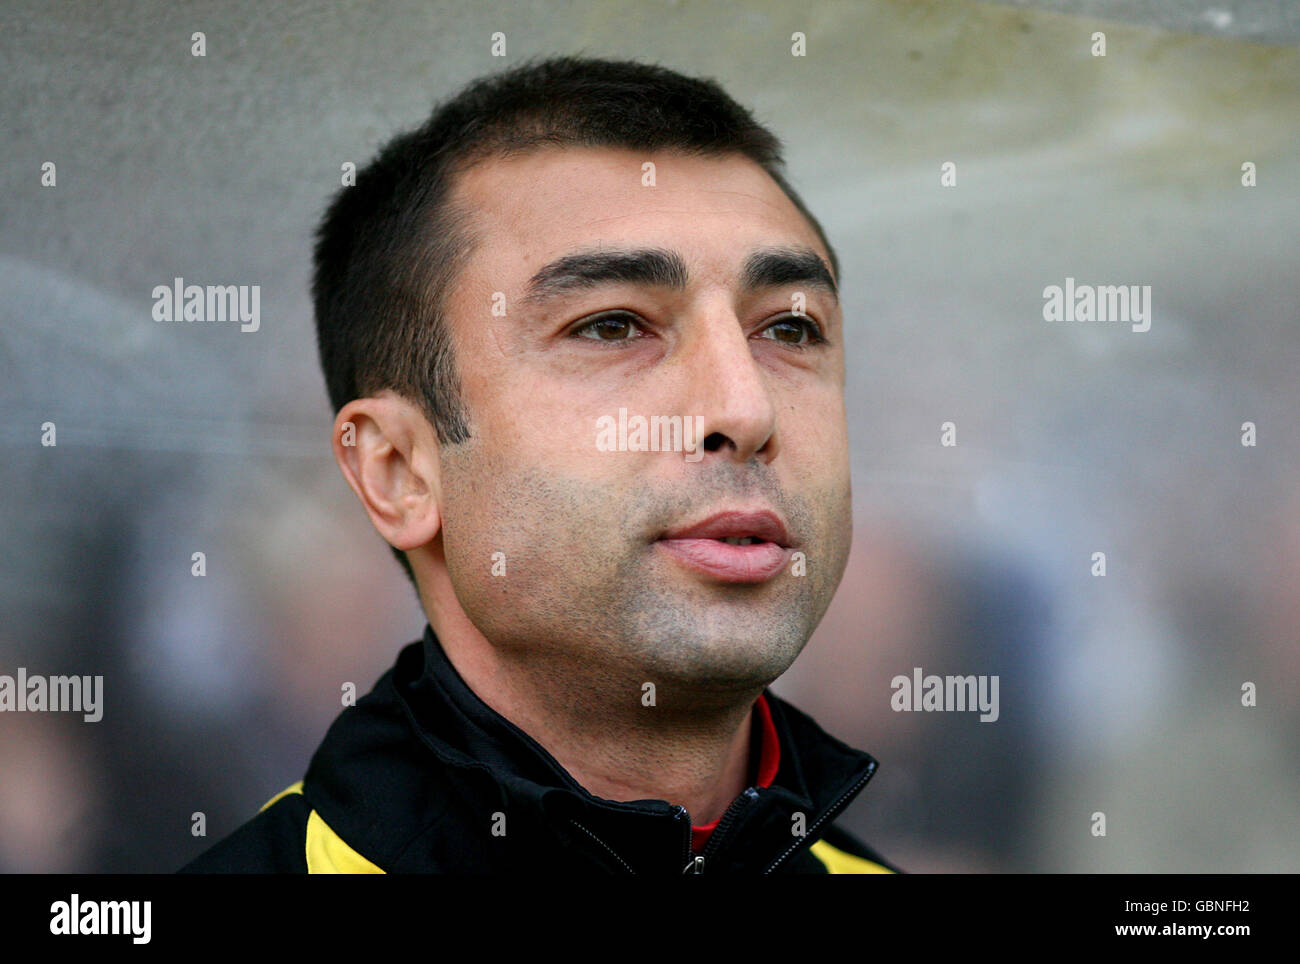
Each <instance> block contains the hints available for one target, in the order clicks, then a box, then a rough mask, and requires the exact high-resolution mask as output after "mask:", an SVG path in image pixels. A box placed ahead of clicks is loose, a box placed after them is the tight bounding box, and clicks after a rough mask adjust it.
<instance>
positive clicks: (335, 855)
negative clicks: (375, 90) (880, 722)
mask: <svg viewBox="0 0 1300 964" xmlns="http://www.w3.org/2000/svg"><path fill="white" fill-rule="evenodd" d="M781 163H782V162H781V157H780V145H779V142H778V141H777V140H776V138H775V137H773V136H772V135H771V134H770V133H769V132H768V131H766V130H765V129H763V128H762V127H759V126H758V125H757V124H756V123H755V122H754V121H753V119H752V117H751V116H750V115H749V114H748V113H747V112H746V111H745V110H743V109H742V108H741V107H739V106H738V105H737V104H735V103H734V102H733V101H732V100H731V99H730V98H729V97H727V95H726V94H725V93H723V92H722V90H721V89H720V88H719V87H718V86H717V85H716V84H714V83H712V82H707V81H700V80H693V79H688V78H686V77H683V76H681V75H678V74H676V73H673V72H671V71H668V70H665V69H662V68H658V67H651V66H646V65H640V64H635V63H620V62H610V61H601V60H586V59H573V58H559V59H555V60H550V61H546V62H543V63H540V64H526V65H524V66H523V67H520V68H516V69H514V70H512V71H509V72H506V73H503V74H501V75H498V76H495V77H492V78H488V79H485V80H480V81H478V82H476V83H474V84H472V85H471V86H470V87H468V88H467V89H466V90H465V91H463V92H462V93H461V94H459V95H458V96H457V97H456V98H454V99H453V100H451V101H450V102H449V103H447V104H445V105H444V106H442V107H441V108H440V109H439V110H438V111H437V112H435V113H434V115H433V117H432V118H431V119H430V120H429V121H428V122H427V123H426V124H425V125H424V126H423V127H422V128H420V129H419V130H417V131H414V132H412V133H409V134H406V135H404V136H402V137H399V138H397V139H396V140H395V141H393V142H392V143H391V144H390V145H389V146H387V147H386V148H385V149H384V150H383V151H382V152H381V154H380V155H379V157H378V158H377V159H376V160H375V161H374V162H373V163H372V164H371V165H370V166H369V167H368V168H366V169H365V170H364V171H362V172H361V173H360V174H359V176H358V178H357V182H356V185H355V186H353V187H346V188H344V189H343V190H342V191H341V192H340V194H339V196H338V197H337V199H336V200H335V201H334V203H333V205H332V207H331V208H330V210H329V212H328V213H327V215H326V217H325V219H324V221H323V223H322V225H321V228H320V230H319V234H318V243H317V247H316V263H315V281H314V289H313V294H314V298H315V305H316V317H317V326H318V334H319V347H320V355H321V361H322V365H323V367H324V370H325V377H326V382H327V384H328V387H329V392H330V396H331V400H332V402H333V404H334V407H335V410H336V412H337V419H336V422H335V432H334V454H335V458H336V459H337V461H338V463H339V466H340V467H341V469H342V471H343V474H344V476H345V478H346V479H347V482H348V484H349V485H350V486H351V487H352V489H353V491H354V492H355V493H356V495H357V497H358V498H359V499H360V501H361V504H362V505H363V506H364V507H365V510H366V512H367V513H368V514H369V517H370V519H371V521H372V523H373V524H374V526H375V528H376V529H377V530H378V531H379V533H380V535H382V536H383V538H384V539H385V540H386V541H387V542H388V543H389V544H390V545H391V546H392V547H393V548H394V550H395V551H396V552H397V554H398V558H399V559H400V560H402V562H403V565H404V566H405V567H406V568H407V572H408V574H409V575H410V576H411V578H412V580H413V582H414V585H415V587H416V590H417V592H418V594H419V597H420V601H421V604H422V606H423V608H424V611H425V613H426V614H427V616H428V620H429V627H428V628H427V629H426V631H425V634H424V638H423V639H422V640H420V641H418V642H416V643H412V644H411V645H410V646H408V647H407V648H406V649H404V650H403V651H402V652H401V654H400V655H399V656H398V659H397V663H396V665H395V666H394V667H393V669H392V670H390V671H389V673H387V674H386V675H385V676H384V677H383V678H382V679H381V680H380V681H379V683H378V684H377V685H376V686H375V689H374V690H373V691H372V692H371V693H370V694H369V695H368V696H366V697H365V698H364V699H362V700H361V701H359V702H358V703H357V705H356V706H354V707H349V708H348V709H346V710H344V711H343V713H342V714H341V715H340V716H339V718H338V719H337V720H336V722H335V723H334V725H333V726H332V727H331V729H330V731H329V733H328V735H327V736H326V738H325V741H324V743H323V744H322V745H321V747H320V748H319V749H318V750H317V752H316V754H315V755H314V757H313V759H312V761H311V764H310V766H309V768H308V770H307V772H306V774H305V776H304V778H303V780H302V781H301V782H300V783H297V784H294V785H293V786H291V787H290V788H289V789H288V790H286V791H284V792H283V793H281V794H280V795H278V796H277V797H275V798H273V799H272V800H271V801H270V802H269V803H268V804H267V805H266V806H265V807H264V808H263V810H262V812H261V813H260V814H259V815H258V816H257V817H256V818H255V819H253V820H252V821H250V822H249V823H247V824H245V825H244V826H243V827H242V828H240V829H239V830H238V831H237V832H236V833H234V834H233V835H232V836H231V837H229V838H227V839H226V840H224V841H222V842H221V843H219V844H218V845H216V846H215V847H213V848H212V849H211V850H209V851H208V852H207V853H205V854H204V855H203V856H201V857H200V858H199V859H198V860H196V861H195V862H193V863H192V864H190V865H189V866H188V867H187V868H185V869H186V870H187V871H213V872H249V871H280V872H282V871H298V872H352V871H356V872H371V873H374V872H422V871H436V872H488V873H492V872H509V871H519V870H524V871H530V870H538V871H543V872H548V873H549V872H557V871H559V872H564V871H583V872H592V871H595V872H609V873H615V874H623V873H632V874H679V873H682V872H692V873H700V872H703V873H712V872H717V873H754V874H761V873H826V872H832V873H844V872H848V873H864V872H865V873H880V872H890V871H892V870H896V868H893V867H891V865H889V864H888V863H887V862H886V861H885V860H884V859H883V858H881V857H880V856H879V855H877V854H875V853H874V852H873V851H872V850H870V849H869V848H867V847H866V846H864V845H863V844H861V843H860V842H858V841H856V840H854V839H853V838H851V837H850V836H848V835H847V834H846V833H844V832H843V831H840V830H838V829H837V828H835V827H834V826H833V825H832V821H833V819H834V818H835V817H836V816H837V815H838V814H839V813H841V812H842V811H843V809H844V807H845V806H847V805H848V803H849V802H850V801H851V800H852V799H853V798H854V797H855V796H856V795H857V794H858V792H859V791H860V790H861V789H862V788H863V786H864V785H865V784H866V782H867V780H868V779H869V778H870V777H871V775H872V773H873V772H874V770H875V768H876V763H875V761H874V760H873V759H872V758H871V757H870V756H868V755H867V754H865V753H862V752H860V751H857V750H853V749H851V748H849V747H847V746H845V745H844V744H843V743H841V742H839V741H838V740H835V739H834V738H832V737H830V736H828V735H827V734H825V733H824V732H822V730H820V729H819V728H818V727H817V725H816V724H815V723H813V721H812V720H811V719H809V718H808V717H807V716H805V715H804V714H802V713H800V712H799V711H798V710H796V709H794V708H793V707H791V706H789V705H788V704H786V703H784V702H783V701H781V700H780V699H778V698H777V697H776V696H774V695H773V694H771V693H770V692H767V690H766V687H767V685H768V684H769V683H771V682H772V681H773V680H775V679H776V678H777V677H778V676H780V675H781V674H782V673H783V672H784V671H785V670H786V669H787V668H788V667H789V666H790V664H791V663H792V662H793V661H794V659H795V657H796V656H798V654H799V652H800V650H801V649H802V648H803V646H804V645H805V643H806V642H807V641H808V638H809V636H810V635H811V634H812V632H813V630H814V629H815V628H816V626H817V624H818V622H819V621H820V620H821V618H822V616H823V614H824V613H825V611H826V608H827V606H828V605H829V603H830V600H831V597H832V595H833V594H834V592H835V589H836V587H837V586H838V584H839V581H840V578H841V577H842V575H843V572H844V566H845V563H846V561H847V557H848V551H849V541H850V530H851V524H852V520H851V511H850V492H849V461H848V450H847V444H848V439H847V425H846V418H845V412H844V395H843V388H844V351H843V339H844V336H845V331H844V322H843V317H842V313H841V310H840V306H839V302H838V296H837V291H836V284H837V281H838V275H839V268H838V263H837V261H836V258H835V255H834V253H833V251H832V250H831V247H830V245H829V244H828V243H827V241H826V239H825V237H824V235H823V233H822V230H821V228H820V226H819V225H818V224H817V222H816V221H815V220H814V219H813V218H812V217H811V215H809V214H808V212H807V211H806V210H805V208H804V206H803V204H802V202H801V201H800V200H799V198H798V197H797V195H796V194H795V193H794V192H793V191H792V190H791V189H790V187H789V185H788V184H787V183H786V182H785V180H784V178H783V176H782V175H781V173H780V168H781ZM344 644H345V643H344V642H343V641H340V645H344Z"/></svg>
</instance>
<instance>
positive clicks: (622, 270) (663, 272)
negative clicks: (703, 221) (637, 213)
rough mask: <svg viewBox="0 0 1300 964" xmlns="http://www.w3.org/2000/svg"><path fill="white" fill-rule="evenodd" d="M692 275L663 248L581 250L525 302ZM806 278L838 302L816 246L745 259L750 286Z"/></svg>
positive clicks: (532, 284) (554, 265)
mask: <svg viewBox="0 0 1300 964" xmlns="http://www.w3.org/2000/svg"><path fill="white" fill-rule="evenodd" d="M688 281H689V272H688V271H687V269H686V262H685V261H684V260H683V259H682V257H681V255H679V254H678V253H677V252H676V251H669V250H666V249H664V248H638V249H633V250H623V251H619V250H591V251H578V252H575V253H573V254H567V255H565V256H564V257H562V258H557V259H556V260H555V261H552V262H551V263H550V264H548V265H546V266H545V267H543V268H542V269H541V270H540V271H538V272H537V273H536V274H535V275H533V276H532V277H531V278H530V279H529V280H528V283H527V285H526V286H525V291H524V296H523V298H522V299H520V300H521V301H522V302H523V303H524V304H528V305H540V304H541V303H543V302H545V301H549V300H550V299H551V298H554V297H556V296H558V295H562V294H565V293H567V292H570V291H576V290H583V289H587V288H595V287H597V286H599V285H602V284H640V285H655V286H659V287H664V288H673V289H675V290H677V291H681V290H683V289H685V288H686V284H687V282H688ZM789 284H805V285H809V286H811V287H814V288H819V289H821V290H822V291H824V292H825V293H826V294H828V295H830V296H831V297H832V298H834V299H835V302H836V304H838V303H839V292H838V291H837V290H836V287H835V279H834V278H833V277H831V273H830V270H829V269H828V268H827V267H826V262H825V261H823V260H822V259H821V257H820V256H818V254H817V252H816V251H814V250H813V249H812V248H805V247H783V248H764V249H762V250H759V251H756V252H754V253H753V254H751V255H750V256H749V257H748V258H747V259H746V260H745V266H744V268H743V270H742V271H741V285H742V286H743V287H744V288H746V289H754V288H774V287H779V286H783V285H789Z"/></svg>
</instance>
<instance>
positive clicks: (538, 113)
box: [312, 57, 840, 583]
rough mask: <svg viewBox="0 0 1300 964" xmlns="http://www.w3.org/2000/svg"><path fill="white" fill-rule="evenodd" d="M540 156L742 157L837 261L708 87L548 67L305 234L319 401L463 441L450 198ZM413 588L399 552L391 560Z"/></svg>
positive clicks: (469, 229) (471, 99)
mask: <svg viewBox="0 0 1300 964" xmlns="http://www.w3.org/2000/svg"><path fill="white" fill-rule="evenodd" d="M542 146H574V147H577V146H583V147H619V148H628V149H631V150H644V151H651V150H656V149H671V150H677V151H681V152H684V153H688V154H695V155H703V156H721V155H726V154H741V155H743V156H745V157H748V158H750V159H751V160H753V161H754V162H755V163H757V164H758V165H760V166H761V167H762V168H763V169H764V170H765V171H766V172H767V173H768V174H769V175H770V176H771V177H772V179H773V180H775V181H776V183H777V184H778V185H779V186H780V187H781V189H782V190H783V191H784V192H785V193H786V195H787V196H788V197H789V198H790V200H791V201H792V202H794V204H795V206H796V207H797V208H798V209H799V211H800V212H802V214H803V215H804V217H806V218H807V219H808V221H809V222H810V223H811V224H812V226H813V228H814V230H816V232H817V235H818V237H819V238H820V239H821V241H822V243H823V244H824V245H825V246H826V250H827V251H828V252H829V253H830V256H831V267H832V269H833V270H834V273H835V278H836V281H837V282H838V280H839V276H840V266H839V260H838V258H837V257H836V255H835V250H834V249H833V248H832V247H831V245H830V242H829V241H828V240H827V239H826V235H825V233H824V232H823V231H822V227H821V225H820V224H819V223H818V222H817V219H816V218H814V217H813V216H812V214H811V213H810V212H809V211H808V209H807V207H805V206H804V203H803V201H802V200H800V198H799V196H798V195H797V194H796V193H795V192H794V190H793V189H792V188H791V187H790V185H789V184H788V183H787V182H786V180H785V177H784V176H783V174H782V170H783V168H784V161H783V159H782V156H781V142H780V141H779V140H778V139H777V137H776V136H775V135H774V134H772V133H771V132H770V131H768V130H767V129H766V128H765V127H762V126H761V125H760V124H758V123H757V122H756V121H755V120H754V118H753V117H752V116H751V115H750V113H749V112H748V111H747V110H745V109H744V108H743V107H741V106H740V105H739V104H737V103H736V102H735V101H734V100H732V99H731V98H730V97H729V96H728V95H727V94H726V93H725V92H724V91H723V90H722V88H721V87H720V86H718V84H717V83H716V82H714V81H712V80H708V79H703V78H692V77H686V76H683V75H682V74H679V73H676V72H675V71H672V70H669V69H667V68H665V67H660V66H655V65H650V64H642V63H637V62H634V61H616V60H600V59H594V58H579V57H555V58H550V59H547V60H543V61H541V62H532V61H530V62H525V63H523V64H521V65H520V66H517V67H514V68H512V69H510V70H507V71H504V72H502V73H500V74H496V75H493V76H489V77H484V78H481V79H479V80H476V81H474V82H472V83H471V84H469V85H468V86H467V87H465V88H464V89H463V90H461V91H460V93H458V94H456V95H455V96H454V97H452V98H451V99H450V100H448V101H446V102H444V103H443V104H441V105H440V106H438V107H436V108H435V109H434V112H433V114H432V116H431V117H430V118H429V119H428V120H427V121H425V123H424V124H423V125H421V126H420V127H419V128H417V129H415V130H413V131H409V132H407V133H404V134H401V135H399V136H397V137H395V138H394V139H393V140H391V141H389V142H388V144H387V145H385V146H384V147H383V149H382V150H381V151H380V152H379V154H378V155H377V156H376V157H375V158H374V160H372V161H371V162H370V163H369V164H368V165H367V166H366V167H365V168H364V169H362V170H361V171H359V172H358V174H357V177H356V183H355V185H353V186H349V187H344V188H342V189H341V190H339V192H338V193H337V194H336V195H335V197H334V199H333V201H332V202H331V203H330V205H329V208H328V210H327V211H326V212H325V216H324V217H323V218H322V220H321V223H320V226H319V227H318V228H317V231H316V246H315V252H314V255H315V259H314V271H313V276H312V299H313V302H314V305H315V311H316V339H317V347H318V349H319V351H320V361H321V367H322V369H324V373H325V385H326V388H327V390H328V392H329V397H330V402H331V403H332V404H333V406H334V411H335V413H336V414H337V412H338V411H339V410H340V409H341V408H342V407H343V406H344V405H346V404H347V403H348V402H350V401H351V400H352V399H354V398H363V397H366V396H368V395H371V394H374V393H375V392H378V391H380V390H382V389H391V390H392V391H394V392H396V393H397V394H399V395H402V396H404V397H406V398H408V399H411V400H412V401H413V402H415V403H417V404H418V405H419V406H420V407H421V409H422V410H423V412H424V414H425V416H426V417H427V418H428V419H429V421H430V422H431V423H432V425H433V427H434V430H435V431H436V432H437V435H438V439H439V441H440V442H442V443H443V444H446V445H455V444H457V443H459V442H463V441H465V440H466V439H467V438H469V434H470V432H469V422H468V419H467V417H466V413H465V410H464V407H463V405H462V401H461V396H460V386H459V381H458V379H457V374H456V367H455V360H454V356H453V353H452V342H451V336H450V333H449V330H448V326H447V324H446V321H445V317H444V314H443V312H444V309H445V303H446V295H447V292H448V290H449V289H450V288H451V286H452V284H453V283H454V282H455V280H456V278H457V277H458V276H459V273H460V270H461V269H462V268H463V267H464V265H465V263H466V262H467V261H468V259H469V256H470V255H471V253H472V252H473V250H474V235H473V223H472V211H467V210H464V209H463V208H461V207H460V206H459V205H457V204H456V203H455V199H453V198H452V197H451V193H452V190H451V189H452V186H453V183H454V181H455V179H456V176H457V175H458V174H460V173H462V172H463V171H465V170H466V169H467V168H469V167H470V166H472V165H473V164H474V163H476V162H478V161H481V160H484V159H486V158H490V157H494V156H509V155H514V154H520V153H524V152H527V151H528V150H530V149H532V148H536V147H542ZM393 551H394V553H395V554H396V555H397V558H398V560H399V561H400V562H401V563H402V566H403V568H404V569H405V570H406V574H407V576H409V577H410V578H411V581H412V582H413V583H414V581H415V577H414V574H413V573H412V572H411V567H410V563H409V562H408V561H407V559H406V555H405V553H403V552H401V551H399V550H397V549H394V550H393Z"/></svg>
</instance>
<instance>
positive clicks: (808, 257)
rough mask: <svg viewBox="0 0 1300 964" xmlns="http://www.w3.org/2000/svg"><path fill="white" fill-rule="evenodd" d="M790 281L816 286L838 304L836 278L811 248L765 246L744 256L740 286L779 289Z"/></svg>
mask: <svg viewBox="0 0 1300 964" xmlns="http://www.w3.org/2000/svg"><path fill="white" fill-rule="evenodd" d="M792 284H802V285H807V286H809V287H812V288H819V289H821V290H822V291H823V292H824V293H825V294H828V295H830V296H831V297H832V298H834V299H835V303H836V304H839V301H840V293H839V290H838V289H837V288H836V287H835V279H834V278H833V277H831V272H830V269H829V268H827V267H826V262H825V261H823V260H822V259H821V257H820V256H819V255H818V254H817V252H816V251H814V250H813V249H812V248H803V247H794V248H765V249H763V250H761V251H756V252H754V253H753V254H751V255H750V256H749V257H748V258H747V259H746V261H745V269H744V271H743V272H742V273H741V285H742V286H743V287H745V288H779V287H783V286H785V285H792Z"/></svg>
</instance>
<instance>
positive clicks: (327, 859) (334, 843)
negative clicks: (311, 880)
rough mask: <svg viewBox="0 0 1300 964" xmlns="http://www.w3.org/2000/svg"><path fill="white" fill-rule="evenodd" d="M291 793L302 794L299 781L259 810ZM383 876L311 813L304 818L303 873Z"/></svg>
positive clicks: (321, 819)
mask: <svg viewBox="0 0 1300 964" xmlns="http://www.w3.org/2000/svg"><path fill="white" fill-rule="evenodd" d="M291 793H302V781H301V780H299V781H298V782H297V783H295V784H293V785H292V786H289V787H285V789H283V790H281V791H280V792H279V793H277V794H276V795H275V796H273V797H272V798H271V799H270V800H268V801H266V803H264V804H262V810H265V809H266V808H267V807H269V806H271V805H272V804H274V803H275V802H276V801H277V800H279V799H280V798H281V797H285V796H288V795H289V794H291ZM258 812H259V813H260V812H261V811H258ZM383 872H384V871H383V870H382V869H381V868H380V867H378V866H377V865H376V864H374V863H372V862H371V861H369V860H367V859H366V858H365V857H363V856H361V854H359V853H357V852H356V851H355V850H353V849H352V848H351V847H349V846H348V845H347V843H346V842H345V841H344V839H343V838H342V837H340V836H339V835H338V834H336V833H335V832H334V830H333V829H332V828H331V827H330V825H329V824H327V823H326V822H325V820H324V818H323V817H321V815H320V814H319V813H317V812H316V811H315V810H313V811H312V812H311V814H310V815H309V816H308V817H307V873H309V874H382V873H383Z"/></svg>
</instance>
